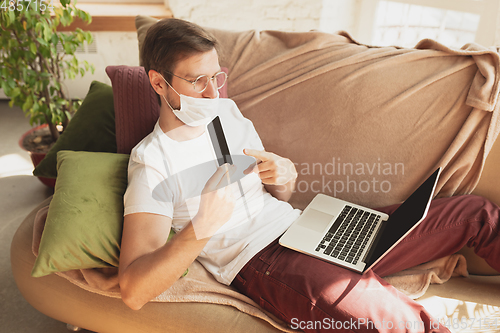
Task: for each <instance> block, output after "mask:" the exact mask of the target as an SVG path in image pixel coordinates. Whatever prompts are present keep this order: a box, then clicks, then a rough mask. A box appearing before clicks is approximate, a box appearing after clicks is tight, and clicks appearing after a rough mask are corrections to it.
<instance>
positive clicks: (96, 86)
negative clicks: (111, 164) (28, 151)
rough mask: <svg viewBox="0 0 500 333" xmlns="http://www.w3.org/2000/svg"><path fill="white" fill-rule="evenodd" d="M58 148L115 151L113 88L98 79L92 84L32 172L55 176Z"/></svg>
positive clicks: (39, 174) (37, 174)
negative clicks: (65, 125) (64, 127)
mask: <svg viewBox="0 0 500 333" xmlns="http://www.w3.org/2000/svg"><path fill="white" fill-rule="evenodd" d="M60 150H74V151H95V152H110V153H114V152H116V139H115V114H114V107H113V90H112V89H111V87H110V86H109V85H107V84H105V83H101V82H98V81H93V82H92V83H91V85H90V89H89V92H88V94H87V96H86V97H85V99H84V100H83V103H82V105H81V106H80V108H79V109H78V111H77V112H76V113H75V115H74V116H73V118H72V119H71V121H70V122H69V124H68V126H67V128H66V129H65V131H64V132H63V133H62V134H61V136H60V137H59V139H58V140H57V142H56V143H55V144H54V146H53V147H52V148H51V149H50V151H49V152H48V153H47V155H46V156H45V158H44V159H43V160H42V161H41V162H40V164H38V165H37V167H36V168H35V170H33V174H34V175H35V176H38V177H47V178H56V177H57V168H56V164H57V152H58V151H60Z"/></svg>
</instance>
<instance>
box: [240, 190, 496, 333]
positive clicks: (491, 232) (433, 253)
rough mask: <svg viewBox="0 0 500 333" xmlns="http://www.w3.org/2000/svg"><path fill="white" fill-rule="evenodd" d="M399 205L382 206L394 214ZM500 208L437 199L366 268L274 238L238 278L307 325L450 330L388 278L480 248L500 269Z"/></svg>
mask: <svg viewBox="0 0 500 333" xmlns="http://www.w3.org/2000/svg"><path fill="white" fill-rule="evenodd" d="M397 207H398V205H393V206H389V207H384V208H379V209H378V210H379V211H383V212H386V213H388V214H389V215H390V214H391V213H392V212H393V211H394V210H395V209H396V208H397ZM499 211H500V209H499V207H498V206H496V205H495V204H493V203H491V202H490V201H488V200H486V199H484V198H482V197H478V196H472V195H465V196H457V197H451V198H441V199H436V200H433V201H432V203H431V206H430V208H429V213H428V215H427V217H426V218H425V219H424V221H422V223H421V224H420V225H419V226H417V227H416V228H415V229H414V230H413V231H412V232H411V233H410V234H409V235H408V236H407V237H406V238H405V239H404V240H403V241H402V242H400V243H399V244H398V245H397V246H396V247H395V248H394V249H393V250H392V251H391V252H390V253H389V254H388V255H386V256H385V257H384V258H383V259H382V260H381V261H380V262H379V263H377V265H375V267H374V268H373V269H372V270H370V271H368V272H366V273H365V274H363V275H361V274H358V273H355V272H352V271H349V270H347V269H344V268H341V267H338V266H336V265H333V264H330V263H327V262H325V261H322V260H319V259H315V258H313V257H310V256H308V255H304V254H301V253H298V252H296V251H293V250H290V249H287V248H285V247H282V246H280V245H279V244H278V241H277V240H276V241H274V242H273V243H271V244H269V245H268V246H267V247H266V248H265V249H263V250H262V251H261V252H259V253H258V254H257V255H255V256H254V257H253V258H252V259H251V260H250V261H249V262H248V263H247V264H246V265H245V266H244V267H243V269H242V270H241V271H240V272H239V273H238V275H237V276H236V278H235V280H234V281H233V283H232V285H233V286H234V287H236V288H237V289H238V290H239V291H240V292H242V293H243V294H245V295H247V296H249V297H250V298H252V299H253V300H254V301H255V302H257V303H258V304H260V306H261V307H262V308H264V309H265V310H267V311H269V312H271V313H273V314H274V315H275V316H277V317H278V318H280V319H282V320H284V321H286V322H287V323H288V324H289V325H290V326H291V327H292V328H298V329H302V330H304V331H306V332H326V331H330V332H331V331H334V332H449V330H448V329H447V328H446V327H445V326H444V325H442V324H439V323H438V322H437V320H435V319H434V318H432V317H431V315H430V314H429V313H428V312H427V311H426V310H425V309H424V308H423V307H422V306H421V305H419V304H418V303H416V302H415V301H413V300H412V299H410V298H408V297H407V296H405V295H404V294H402V293H400V292H399V291H398V290H396V289H395V288H394V287H392V286H391V285H390V284H388V283H387V282H385V281H384V280H382V279H381V278H380V277H381V276H387V275H390V274H393V273H395V272H399V271H401V270H404V269H407V268H410V267H413V266H417V265H419V264H422V263H424V262H427V261H431V260H434V259H438V258H442V257H444V256H447V255H450V254H453V253H455V252H457V251H458V250H460V249H461V248H462V247H463V246H465V245H467V246H469V247H474V249H475V252H476V254H477V255H479V256H480V257H482V258H484V259H485V260H486V261H487V262H488V264H489V265H490V266H491V267H493V268H494V269H496V270H497V271H500V236H499V222H498V220H499Z"/></svg>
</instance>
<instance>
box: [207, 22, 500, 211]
mask: <svg viewBox="0 0 500 333" xmlns="http://www.w3.org/2000/svg"><path fill="white" fill-rule="evenodd" d="M211 31H212V32H213V33H214V34H215V35H216V37H217V38H218V39H219V41H221V44H222V51H223V52H222V53H223V60H222V61H221V65H222V66H225V67H228V68H229V80H228V94H229V97H230V98H232V99H233V100H234V101H235V102H236V103H237V104H238V106H239V107H240V109H241V111H242V113H243V114H244V115H245V116H246V117H247V118H249V119H251V120H252V121H253V122H254V125H255V127H256V129H257V132H258V133H259V135H260V136H261V138H262V141H263V143H264V147H266V150H268V151H271V152H274V153H277V154H279V155H281V156H285V157H287V158H290V159H291V160H292V161H293V162H295V163H296V168H297V171H298V173H299V178H298V180H297V188H296V193H295V194H294V196H293V197H292V199H291V201H290V202H291V203H292V205H294V207H296V208H301V209H303V208H304V207H305V206H306V205H307V203H309V202H310V201H311V199H312V198H313V196H314V195H315V194H316V193H318V192H323V193H326V194H331V195H333V196H336V197H339V198H342V199H345V200H348V201H351V202H356V203H359V204H363V205H366V206H370V207H381V206H386V205H390V204H393V203H397V202H402V201H403V200H405V199H406V198H407V197H408V196H409V194H410V193H412V191H413V190H414V189H415V188H416V186H417V185H418V184H420V183H421V182H423V180H425V179H426V178H427V177H428V176H429V175H430V174H431V173H432V172H433V171H434V170H435V168H436V167H438V166H441V167H443V172H442V174H441V177H440V179H439V183H438V185H437V191H438V192H439V196H452V195H459V194H466V193H470V192H471V191H472V190H473V189H474V187H475V186H476V185H477V183H478V180H479V177H480V174H481V171H482V168H483V165H484V162H485V159H486V156H487V154H488V152H489V151H490V149H491V147H492V145H493V142H494V141H495V139H496V137H497V135H498V133H499V130H500V126H499V125H500V122H499V117H498V114H499V108H498V104H497V99H498V93H499V70H498V69H499V55H498V53H497V50H496V49H493V48H490V49H488V48H485V47H482V46H479V45H476V44H468V45H466V46H465V47H464V48H463V49H462V50H451V49H449V48H447V47H445V46H443V45H441V44H439V43H437V42H435V41H432V40H423V41H421V42H420V43H419V44H418V45H417V46H416V48H415V49H403V48H396V47H368V46H365V45H361V44H359V43H357V42H355V41H354V40H353V39H352V38H351V37H350V36H349V35H348V34H347V33H345V32H340V33H339V34H337V35H332V34H326V33H321V32H314V31H312V32H306V33H290V32H280V31H246V32H227V31H222V30H216V29H212V30H211ZM312 147H313V148H314V149H311V148H312Z"/></svg>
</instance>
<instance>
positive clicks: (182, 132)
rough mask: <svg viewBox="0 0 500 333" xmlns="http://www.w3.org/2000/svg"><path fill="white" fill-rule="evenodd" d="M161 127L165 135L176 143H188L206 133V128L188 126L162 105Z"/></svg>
mask: <svg viewBox="0 0 500 333" xmlns="http://www.w3.org/2000/svg"><path fill="white" fill-rule="evenodd" d="M159 125H160V128H161V130H162V131H163V133H165V135H167V136H168V137H169V138H171V139H172V140H175V141H179V142H180V141H187V140H191V139H194V138H197V137H199V136H200V135H201V134H202V133H203V132H205V126H203V125H200V126H194V127H192V126H188V125H186V124H184V123H183V122H182V121H180V120H179V118H177V117H176V116H175V114H174V113H173V112H172V110H171V109H170V108H169V107H168V106H166V105H165V104H163V103H162V106H161V107H160V119H159Z"/></svg>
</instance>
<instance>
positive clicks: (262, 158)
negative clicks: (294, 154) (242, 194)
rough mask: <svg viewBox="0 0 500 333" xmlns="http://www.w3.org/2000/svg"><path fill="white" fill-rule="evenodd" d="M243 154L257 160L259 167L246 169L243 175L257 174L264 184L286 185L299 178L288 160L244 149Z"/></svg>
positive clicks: (263, 152) (271, 154)
mask: <svg viewBox="0 0 500 333" xmlns="http://www.w3.org/2000/svg"><path fill="white" fill-rule="evenodd" d="M243 152H244V153H245V155H248V156H252V157H254V158H255V159H257V165H256V166H255V167H253V169H251V168H248V169H246V170H245V171H243V173H245V174H249V173H251V172H255V173H256V174H258V175H259V177H260V179H261V180H262V183H263V184H268V185H285V184H286V183H289V182H290V181H294V180H295V179H296V178H297V170H296V169H295V165H294V164H293V162H292V161H290V160H289V159H288V158H284V157H281V156H278V155H276V154H273V153H270V152H267V151H260V150H255V149H244V150H243Z"/></svg>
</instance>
